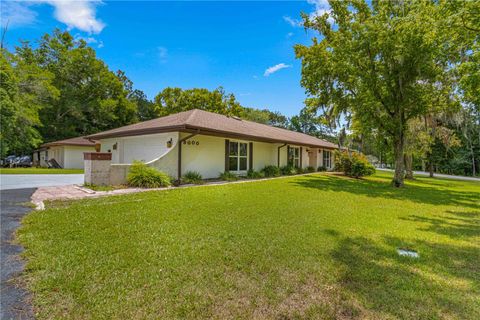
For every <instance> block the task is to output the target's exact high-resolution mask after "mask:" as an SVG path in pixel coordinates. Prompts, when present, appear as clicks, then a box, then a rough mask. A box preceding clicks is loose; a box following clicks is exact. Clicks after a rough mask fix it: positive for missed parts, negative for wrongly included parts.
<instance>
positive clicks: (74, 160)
mask: <svg viewBox="0 0 480 320" xmlns="http://www.w3.org/2000/svg"><path fill="white" fill-rule="evenodd" d="M84 152H95V141H92V140H88V139H86V138H84V137H77V138H71V139H65V140H59V141H53V142H49V143H44V144H42V145H41V146H40V148H39V149H38V150H35V151H34V152H33V163H34V165H36V166H40V167H48V163H47V162H48V161H50V160H52V159H55V161H56V162H57V163H58V164H59V165H60V167H62V168H63V169H83V167H84V160H83V153H84Z"/></svg>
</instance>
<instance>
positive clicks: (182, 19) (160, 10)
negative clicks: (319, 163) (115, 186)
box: [2, 0, 328, 116]
mask: <svg viewBox="0 0 480 320" xmlns="http://www.w3.org/2000/svg"><path fill="white" fill-rule="evenodd" d="M327 6H328V5H327V4H326V3H325V1H323V0H309V1H291V2H287V1H281V2H273V1H267V2H254V1H245V2H232V1H223V2H221V1H210V2H199V1H195V2H184V1H182V2H163V1H135V2H134V1H104V2H99V1H75V2H65V1H55V0H39V1H35V2H32V1H20V2H19V1H2V25H4V24H5V23H6V21H9V28H8V32H7V34H6V43H7V45H8V46H9V47H10V48H12V47H13V46H14V45H17V44H18V43H19V42H18V41H19V39H25V40H34V39H38V38H39V37H40V36H41V35H42V34H44V33H46V32H51V31H52V30H53V29H54V28H55V27H58V28H60V29H62V30H70V32H71V33H72V34H73V35H75V36H76V37H82V38H84V39H86V40H87V41H88V42H89V43H90V45H91V46H92V47H94V48H95V49H96V51H97V54H98V57H99V58H101V59H102V60H104V61H105V62H106V63H107V64H108V65H109V67H110V68H111V69H112V70H118V69H121V70H123V71H125V72H126V73H127V75H128V77H129V78H130V79H131V80H132V81H133V82H134V85H135V88H138V89H141V90H143V91H144V92H145V93H146V94H147V95H148V97H149V98H153V97H154V96H155V95H156V94H157V93H158V92H159V91H161V90H162V89H163V88H166V87H168V86H170V87H174V86H176V87H181V88H185V89H186V88H193V87H202V88H208V89H214V88H216V87H218V86H223V87H224V88H225V90H226V92H232V93H234V94H235V96H236V97H237V99H238V100H239V101H240V102H241V103H242V104H243V105H245V106H249V107H257V108H268V109H270V110H278V111H280V112H282V113H283V114H286V115H289V116H291V115H294V114H297V113H298V112H299V111H300V109H301V108H302V107H303V101H304V99H305V97H306V96H305V92H304V89H303V88H302V87H301V86H300V78H301V73H300V68H301V62H300V61H299V60H297V59H295V55H294V51H293V45H294V44H297V43H302V44H307V43H310V38H311V36H312V34H311V33H309V34H307V33H306V32H305V30H304V29H303V28H302V27H300V26H298V21H299V20H300V12H302V11H303V12H305V13H308V14H315V13H317V14H318V13H322V12H323V11H324V10H327V9H326V8H327Z"/></svg>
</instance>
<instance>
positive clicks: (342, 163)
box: [335, 151, 375, 178]
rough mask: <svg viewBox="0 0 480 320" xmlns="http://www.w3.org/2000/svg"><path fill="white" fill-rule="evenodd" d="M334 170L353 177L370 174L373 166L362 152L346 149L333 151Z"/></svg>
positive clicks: (373, 168)
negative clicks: (350, 151)
mask: <svg viewBox="0 0 480 320" xmlns="http://www.w3.org/2000/svg"><path fill="white" fill-rule="evenodd" d="M335 170H336V171H341V172H343V173H345V175H347V176H349V177H354V178H360V177H363V176H370V175H372V174H374V173H375V167H374V166H373V165H372V164H371V163H370V162H368V160H367V158H366V157H365V156H364V155H363V154H360V153H357V152H352V153H349V152H347V151H336V152H335Z"/></svg>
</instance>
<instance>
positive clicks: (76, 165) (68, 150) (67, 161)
mask: <svg viewBox="0 0 480 320" xmlns="http://www.w3.org/2000/svg"><path fill="white" fill-rule="evenodd" d="M85 152H95V147H81V146H65V147H64V150H63V165H62V164H61V165H62V167H63V168H65V169H83V168H84V164H85V162H84V160H83V153H85Z"/></svg>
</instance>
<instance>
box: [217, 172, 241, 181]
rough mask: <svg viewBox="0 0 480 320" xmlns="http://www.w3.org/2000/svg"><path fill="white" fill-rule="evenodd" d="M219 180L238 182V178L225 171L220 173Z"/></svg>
mask: <svg viewBox="0 0 480 320" xmlns="http://www.w3.org/2000/svg"><path fill="white" fill-rule="evenodd" d="M219 178H220V179H221V180H223V181H236V180H238V176H236V175H235V174H233V173H231V172H229V171H225V172H223V173H220V176H219Z"/></svg>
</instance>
